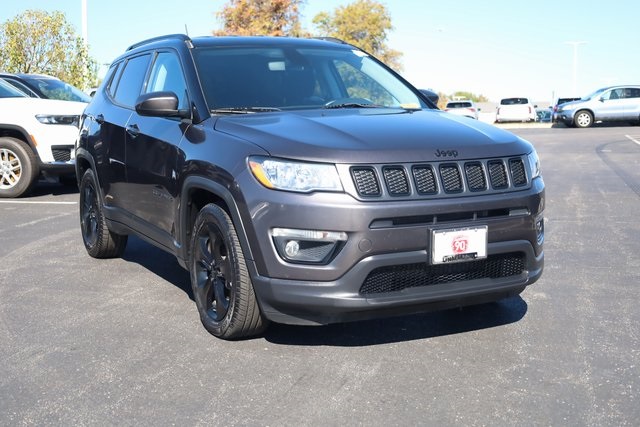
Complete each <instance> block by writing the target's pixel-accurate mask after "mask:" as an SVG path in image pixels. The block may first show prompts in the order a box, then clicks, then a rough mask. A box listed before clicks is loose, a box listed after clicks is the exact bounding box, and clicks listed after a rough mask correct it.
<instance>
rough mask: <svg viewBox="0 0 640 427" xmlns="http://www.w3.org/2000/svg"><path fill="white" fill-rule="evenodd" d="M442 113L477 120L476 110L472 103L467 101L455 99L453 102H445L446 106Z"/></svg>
mask: <svg viewBox="0 0 640 427" xmlns="http://www.w3.org/2000/svg"><path fill="white" fill-rule="evenodd" d="M444 111H446V112H448V113H451V114H457V115H459V116H465V117H470V118H472V119H476V120H478V108H476V106H475V104H474V103H473V101H471V100H469V99H455V100H453V101H449V102H447V106H446V107H445V108H444Z"/></svg>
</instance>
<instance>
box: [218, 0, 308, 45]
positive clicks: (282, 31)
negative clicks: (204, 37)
mask: <svg viewBox="0 0 640 427" xmlns="http://www.w3.org/2000/svg"><path fill="white" fill-rule="evenodd" d="M303 2H304V0H229V2H228V3H227V4H226V5H225V6H224V8H223V9H222V11H220V12H217V13H216V15H217V17H218V19H220V20H222V22H223V25H224V27H223V28H222V29H221V30H218V31H214V32H213V34H214V35H217V36H222V35H239V36H252V35H261V36H294V37H299V36H301V35H302V29H301V25H300V6H301V5H302V4H303Z"/></svg>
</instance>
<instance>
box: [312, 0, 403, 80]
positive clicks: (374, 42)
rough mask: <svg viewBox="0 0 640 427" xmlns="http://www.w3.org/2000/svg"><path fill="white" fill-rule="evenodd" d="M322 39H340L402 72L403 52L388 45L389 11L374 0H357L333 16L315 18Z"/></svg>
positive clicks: (339, 9) (321, 15)
mask: <svg viewBox="0 0 640 427" xmlns="http://www.w3.org/2000/svg"><path fill="white" fill-rule="evenodd" d="M313 23H314V24H315V25H316V27H317V28H318V30H319V32H320V34H319V35H321V36H325V37H337V38H339V39H341V40H344V41H345V42H347V43H350V44H353V45H355V46H358V47H359V48H361V49H362V50H364V51H367V52H369V53H370V54H372V55H374V56H375V57H377V58H378V59H380V60H381V61H383V62H384V63H386V64H387V65H389V66H391V67H392V68H393V69H395V70H396V71H400V70H401V69H402V65H401V64H400V57H401V56H402V53H401V52H398V51H397V50H393V49H390V48H389V47H388V46H387V33H388V32H389V31H391V30H393V26H392V25H391V17H390V16H389V12H388V11H387V8H386V7H385V6H384V5H382V4H381V3H378V2H376V1H373V0H356V1H355V2H353V3H351V4H349V5H346V6H339V7H338V8H336V9H335V10H334V12H333V13H327V12H320V13H319V14H317V15H316V16H315V17H314V18H313Z"/></svg>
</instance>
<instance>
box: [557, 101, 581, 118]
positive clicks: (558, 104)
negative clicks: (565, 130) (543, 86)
mask: <svg viewBox="0 0 640 427" xmlns="http://www.w3.org/2000/svg"><path fill="white" fill-rule="evenodd" d="M579 99H580V98H579V97H578V98H558V99H557V100H556V102H555V103H554V104H553V113H552V117H551V121H552V122H553V123H556V122H557V121H558V107H559V106H560V105H562V104H566V103H567V102H571V101H577V100H579Z"/></svg>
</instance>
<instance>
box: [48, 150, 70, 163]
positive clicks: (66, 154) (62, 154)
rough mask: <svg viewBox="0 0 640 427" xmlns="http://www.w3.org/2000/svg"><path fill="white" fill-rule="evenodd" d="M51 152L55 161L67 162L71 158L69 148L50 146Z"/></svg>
mask: <svg viewBox="0 0 640 427" xmlns="http://www.w3.org/2000/svg"><path fill="white" fill-rule="evenodd" d="M51 154H53V158H54V159H55V161H56V162H68V161H69V160H71V149H70V148H52V149H51Z"/></svg>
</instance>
